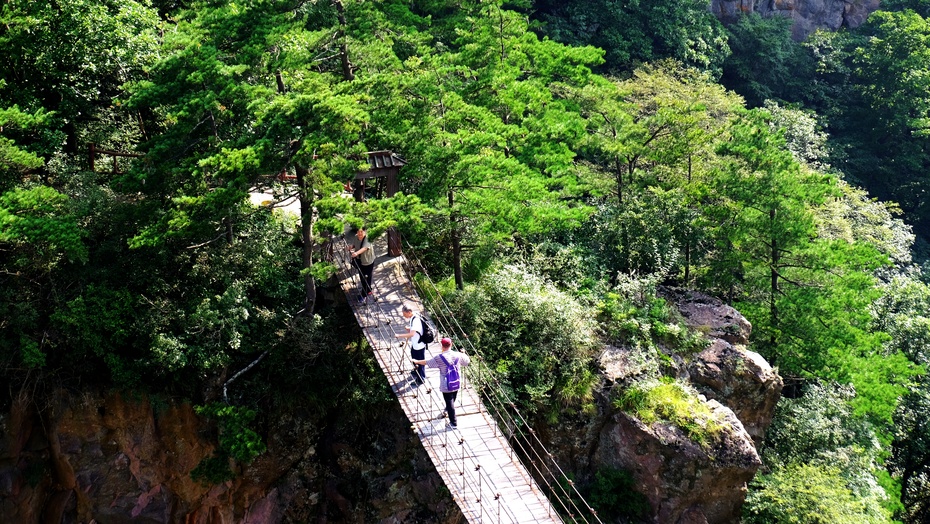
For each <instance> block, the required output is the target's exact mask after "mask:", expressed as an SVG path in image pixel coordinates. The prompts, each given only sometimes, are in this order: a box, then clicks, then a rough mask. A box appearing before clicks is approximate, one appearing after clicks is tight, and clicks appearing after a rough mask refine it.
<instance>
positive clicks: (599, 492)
mask: <svg viewBox="0 0 930 524" xmlns="http://www.w3.org/2000/svg"><path fill="white" fill-rule="evenodd" d="M588 501H589V502H590V503H591V505H592V506H593V507H594V509H595V510H597V513H598V515H599V516H603V517H606V518H608V519H616V518H618V517H633V518H635V517H640V516H642V515H643V514H645V513H646V512H647V511H648V510H649V501H648V500H647V499H646V497H645V496H643V494H642V493H640V492H638V491H636V486H635V483H634V481H633V476H632V475H630V473H629V472H628V471H624V470H620V469H615V468H611V467H605V468H601V469H599V470H598V471H597V473H595V474H594V484H593V486H592V487H591V495H590V496H589V497H588Z"/></svg>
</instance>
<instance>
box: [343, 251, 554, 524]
mask: <svg viewBox="0 0 930 524" xmlns="http://www.w3.org/2000/svg"><path fill="white" fill-rule="evenodd" d="M375 247H376V253H384V252H385V246H384V242H376V243H375ZM335 251H336V255H337V257H340V258H341V261H342V267H343V271H342V272H341V273H340V274H339V277H340V280H341V285H342V288H343V291H345V293H346V296H347V297H348V299H349V303H350V304H351V306H352V309H353V310H354V312H355V317H356V319H357V320H358V323H359V326H361V327H362V331H363V332H364V333H365V337H366V338H367V340H368V343H369V344H370V345H371V347H372V349H373V350H374V354H375V357H376V359H377V361H378V364H379V365H380V366H381V369H382V371H383V372H384V375H385V377H386V378H387V380H388V384H390V386H391V389H392V390H393V391H394V394H395V395H397V399H398V401H399V402H400V404H401V406H402V407H403V410H404V413H406V415H407V418H408V419H409V420H410V425H411V430H412V432H413V434H414V435H416V436H417V437H418V438H419V439H420V441H421V442H422V443H423V447H424V448H425V449H426V452H427V453H428V454H429V456H430V458H431V459H432V461H433V464H434V465H435V466H436V471H438V472H439V474H440V476H441V477H442V479H443V481H444V482H445V483H446V487H448V488H449V491H450V492H451V493H452V496H453V497H454V499H455V502H456V503H457V504H458V506H459V508H461V510H462V513H463V514H464V515H465V518H466V520H467V521H468V522H470V523H498V522H499V523H513V524H518V523H519V524H526V523H534V522H539V523H561V522H562V520H561V519H560V518H559V516H558V514H557V513H556V511H555V508H554V507H553V506H552V504H551V503H550V502H549V500H548V499H547V498H546V496H545V495H544V494H543V492H542V491H541V490H540V489H539V486H538V485H537V483H536V482H535V481H534V480H533V478H532V477H531V476H530V474H529V473H528V471H527V469H526V468H525V467H524V465H523V464H522V463H521V462H520V460H519V458H518V457H517V456H516V455H515V454H514V451H513V449H512V448H511V446H510V443H509V442H508V440H507V438H506V437H505V436H504V435H503V434H502V432H501V430H500V429H499V428H498V425H497V423H496V422H495V420H494V419H493V417H492V416H491V415H490V414H489V413H488V412H487V410H486V409H485V408H484V406H483V405H482V402H481V399H480V398H479V395H478V394H477V392H476V391H475V389H474V388H472V387H470V385H469V384H468V382H467V380H466V381H464V383H463V387H462V389H461V390H460V391H459V395H458V398H457V400H456V409H455V413H456V418H457V419H458V420H457V423H458V429H457V430H449V429H448V428H447V422H446V420H445V419H443V418H441V414H442V412H443V408H444V406H445V403H444V401H443V398H442V393H440V391H439V376H438V371H436V370H435V369H427V373H426V375H427V377H426V383H425V384H423V385H421V386H418V387H417V386H415V385H414V384H412V383H411V380H410V379H411V375H410V372H411V370H412V369H413V365H412V364H411V363H410V361H409V356H410V351H409V349H408V348H407V347H406V346H405V345H403V342H401V341H402V340H403V339H398V338H395V336H394V335H395V334H396V333H406V326H407V320H406V319H404V318H403V315H402V314H401V306H402V305H403V304H404V303H407V304H410V305H411V306H412V307H413V309H414V310H415V311H422V310H423V307H422V303H421V301H420V299H419V297H418V296H417V294H416V291H415V290H414V288H413V285H412V283H411V282H410V280H409V279H408V278H407V276H406V273H405V271H404V269H403V266H402V264H403V263H404V260H403V257H402V256H401V257H396V258H391V257H388V256H380V257H378V258H377V259H376V260H375V270H374V288H375V298H374V299H369V300H367V301H366V302H364V303H360V302H359V301H358V296H359V291H358V284H359V280H358V272H357V271H355V270H354V269H349V270H346V269H345V268H346V263H347V261H346V260H345V258H344V246H337V247H336V250H335ZM424 316H425V315H424ZM443 335H444V334H443V333H437V334H436V339H437V341H436V342H435V343H433V344H430V345H429V347H428V348H427V351H426V358H430V357H432V356H433V355H435V354H437V353H439V352H440V349H439V343H438V339H439V338H440V337H441V336H443ZM437 416H440V418H437Z"/></svg>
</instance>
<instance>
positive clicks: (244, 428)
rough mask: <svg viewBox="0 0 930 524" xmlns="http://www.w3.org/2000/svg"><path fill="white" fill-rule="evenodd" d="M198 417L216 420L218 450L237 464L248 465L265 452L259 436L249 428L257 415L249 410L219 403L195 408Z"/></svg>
mask: <svg viewBox="0 0 930 524" xmlns="http://www.w3.org/2000/svg"><path fill="white" fill-rule="evenodd" d="M194 410H195V411H196V412H197V414H199V415H203V416H205V417H210V418H212V419H214V420H216V423H217V425H218V426H219V431H220V450H221V452H222V454H227V455H228V456H229V457H231V458H232V459H234V460H236V461H237V462H241V463H244V464H248V463H249V462H251V461H252V459H254V458H255V457H257V456H259V455H261V454H262V453H264V452H265V443H264V442H263V440H262V438H261V436H260V435H259V434H258V433H256V432H255V430H253V429H252V428H251V427H250V426H251V424H252V421H253V420H254V419H255V416H256V415H257V413H256V412H255V411H254V410H252V409H249V408H244V407H237V406H228V405H225V404H220V403H212V404H207V405H205V406H197V407H195V408H194Z"/></svg>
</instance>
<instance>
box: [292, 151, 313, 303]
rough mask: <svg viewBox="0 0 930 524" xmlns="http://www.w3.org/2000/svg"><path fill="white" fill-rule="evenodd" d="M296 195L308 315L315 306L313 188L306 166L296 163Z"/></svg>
mask: <svg viewBox="0 0 930 524" xmlns="http://www.w3.org/2000/svg"><path fill="white" fill-rule="evenodd" d="M294 171H295V173H296V174H297V187H298V188H299V191H298V195H299V198H300V237H301V239H302V240H303V257H302V262H303V268H304V270H305V274H304V314H305V315H307V316H310V315H312V314H313V309H314V307H315V306H316V281H315V280H313V275H311V274H310V269H311V268H312V267H313V188H312V187H311V184H310V181H309V180H308V178H309V174H310V173H309V171H308V170H307V168H305V167H303V166H300V165H296V164H295V166H294Z"/></svg>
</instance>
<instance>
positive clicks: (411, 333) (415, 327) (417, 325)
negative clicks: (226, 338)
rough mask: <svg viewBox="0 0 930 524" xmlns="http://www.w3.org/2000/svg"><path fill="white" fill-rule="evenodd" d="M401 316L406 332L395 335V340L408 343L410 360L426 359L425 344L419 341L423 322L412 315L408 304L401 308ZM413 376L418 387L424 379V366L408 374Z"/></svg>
mask: <svg viewBox="0 0 930 524" xmlns="http://www.w3.org/2000/svg"><path fill="white" fill-rule="evenodd" d="M401 314H402V315H403V316H404V318H406V319H407V321H408V322H407V332H406V333H399V334H397V335H395V336H396V337H397V338H406V339H407V340H408V341H409V342H410V358H411V359H414V360H423V359H424V358H426V344H424V343H423V342H421V341H420V335H422V334H423V320H422V319H421V318H420V315H415V314H414V313H413V308H412V307H410V305H409V304H404V305H403V307H402V308H401ZM410 374H411V375H413V382H414V384H415V385H417V386H419V385H420V384H422V383H423V380H424V379H425V378H426V366H424V365H422V364H420V365H417V366H415V367H414V368H413V371H411V372H410Z"/></svg>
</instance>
